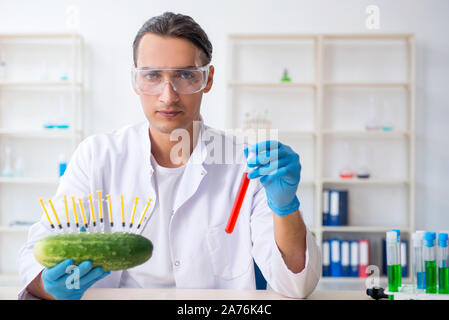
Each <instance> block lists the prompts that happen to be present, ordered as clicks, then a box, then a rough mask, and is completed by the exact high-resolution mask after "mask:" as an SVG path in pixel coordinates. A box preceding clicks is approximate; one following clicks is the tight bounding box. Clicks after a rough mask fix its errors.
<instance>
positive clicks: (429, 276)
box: [423, 232, 437, 293]
mask: <svg viewBox="0 0 449 320" xmlns="http://www.w3.org/2000/svg"><path fill="white" fill-rule="evenodd" d="M435 238H436V234H435V232H426V234H425V236H424V250H423V254H424V266H425V270H426V293H437V265H436V255H435Z"/></svg>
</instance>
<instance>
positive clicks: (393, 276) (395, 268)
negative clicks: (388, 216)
mask: <svg viewBox="0 0 449 320" xmlns="http://www.w3.org/2000/svg"><path fill="white" fill-rule="evenodd" d="M397 239H398V234H397V232H395V231H389V232H387V239H386V244H387V273H388V291H390V292H398V291H399V287H400V286H401V277H402V275H401V259H400V255H399V254H400V251H399V249H398V247H399V242H398V240H397ZM388 298H389V299H390V300H393V295H390V296H389V297H388Z"/></svg>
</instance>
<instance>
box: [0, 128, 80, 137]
mask: <svg viewBox="0 0 449 320" xmlns="http://www.w3.org/2000/svg"><path fill="white" fill-rule="evenodd" d="M80 134H81V132H80V131H73V130H70V129H48V130H44V129H41V130H18V129H0V135H4V136H13V137H25V138H38V139H47V138H52V139H53V138H57V139H67V138H77V137H79V135H80Z"/></svg>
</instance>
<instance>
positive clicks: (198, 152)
mask: <svg viewBox="0 0 449 320" xmlns="http://www.w3.org/2000/svg"><path fill="white" fill-rule="evenodd" d="M149 130H150V126H149V123H148V121H144V122H142V123H141V126H140V131H141V132H140V136H141V138H142V143H141V145H142V149H141V152H142V157H143V163H144V167H145V169H146V170H145V171H146V172H145V173H147V174H149V175H150V176H151V175H152V174H153V172H154V169H153V166H152V165H151V157H152V156H153V155H152V153H151V139H150V132H149ZM194 130H199V132H198V139H197V143H196V145H195V147H194V149H193V152H192V154H191V155H190V158H189V160H188V161H187V163H186V165H192V164H201V165H203V164H204V162H205V161H206V157H207V146H206V143H205V141H204V137H205V130H206V126H205V124H204V120H203V117H202V116H201V115H200V121H198V123H197V127H196V128H195V127H194ZM194 134H195V131H194ZM202 168H203V169H204V170H205V168H204V166H202Z"/></svg>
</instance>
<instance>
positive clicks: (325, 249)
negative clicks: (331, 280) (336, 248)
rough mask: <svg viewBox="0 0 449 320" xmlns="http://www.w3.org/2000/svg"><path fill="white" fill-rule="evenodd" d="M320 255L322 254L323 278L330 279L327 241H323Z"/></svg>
mask: <svg viewBox="0 0 449 320" xmlns="http://www.w3.org/2000/svg"><path fill="white" fill-rule="evenodd" d="M322 254H323V277H330V275H331V260H330V255H331V249H330V246H329V241H328V240H324V241H323V250H322Z"/></svg>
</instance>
